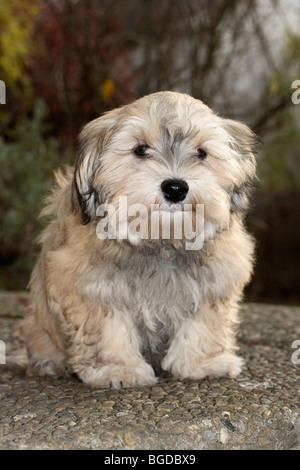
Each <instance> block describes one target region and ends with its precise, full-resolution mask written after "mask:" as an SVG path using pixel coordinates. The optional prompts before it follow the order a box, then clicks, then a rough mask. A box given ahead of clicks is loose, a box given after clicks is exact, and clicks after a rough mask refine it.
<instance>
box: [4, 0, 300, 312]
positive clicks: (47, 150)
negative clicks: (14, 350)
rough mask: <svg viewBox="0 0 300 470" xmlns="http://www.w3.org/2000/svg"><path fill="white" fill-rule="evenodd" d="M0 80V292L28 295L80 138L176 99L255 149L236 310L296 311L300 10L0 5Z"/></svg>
mask: <svg viewBox="0 0 300 470" xmlns="http://www.w3.org/2000/svg"><path fill="white" fill-rule="evenodd" d="M0 80H2V81H3V82H4V83H5V85H6V89H5V92H6V96H5V104H4V103H3V104H0V210H1V222H0V242H1V243H0V289H2V290H4V289H7V290H23V289H25V288H26V285H27V282H28V280H29V275H30V271H31V269H32V267H33V265H34V262H35V260H36V257H37V254H38V250H39V247H38V245H37V243H36V237H37V236H38V234H39V232H40V230H41V228H42V226H43V223H44V222H43V221H42V220H39V219H38V218H37V215H38V214H39V212H40V209H41V207H42V205H43V198H44V196H45V195H47V193H48V191H49V188H50V186H51V183H52V181H53V169H54V168H56V167H57V166H59V165H61V164H65V163H73V161H74V158H75V155H76V136H77V134H78V132H79V130H80V129H81V127H82V125H83V124H85V123H86V122H88V121H89V120H91V119H93V118H95V117H97V116H99V115H100V114H101V113H102V112H103V111H106V110H109V109H111V108H113V107H116V106H120V105H123V104H126V103H128V102H131V101H133V100H134V99H136V98H138V97H140V96H142V95H144V94H147V93H152V92H155V91H159V90H175V91H181V92H187V93H190V94H192V95H193V96H194V97H195V98H199V99H201V100H203V101H204V102H205V103H206V104H208V105H209V106H210V107H212V108H213V109H214V111H215V112H217V113H218V114H220V115H224V116H226V117H230V118H232V119H238V120H241V121H243V122H245V123H246V124H248V125H249V126H251V128H252V129H253V130H254V131H255V132H256V133H257V135H258V136H259V138H260V141H261V146H260V148H259V150H258V154H257V160H258V181H257V188H256V193H255V197H254V201H253V208H252V212H251V214H250V215H249V217H248V220H247V224H248V227H249V230H250V231H251V233H253V234H254V236H255V237H256V240H257V262H256V271H255V276H254V278H253V281H252V283H251V284H250V285H249V287H248V288H247V291H246V300H250V301H259V302H275V303H277V302H278V303H284V304H300V236H299V227H300V104H296V103H295V104H294V103H293V102H292V94H293V93H294V92H295V91H297V90H296V89H293V88H292V84H293V82H294V81H295V80H300V4H299V1H298V0H0ZM2 92H3V87H2ZM297 96H298V98H299V99H298V101H300V92H299V93H298V95H296V98H297ZM294 101H295V100H294ZM296 101H297V100H296ZM2 102H3V100H2Z"/></svg>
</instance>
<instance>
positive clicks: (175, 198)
mask: <svg viewBox="0 0 300 470" xmlns="http://www.w3.org/2000/svg"><path fill="white" fill-rule="evenodd" d="M160 187H161V190H162V192H163V195H164V198H165V199H166V200H167V201H170V202H181V201H183V200H184V199H185V198H186V195H187V193H188V190H189V185H188V184H187V183H186V182H185V181H184V180H176V179H173V180H171V179H170V180H165V181H163V182H162V183H161V186H160Z"/></svg>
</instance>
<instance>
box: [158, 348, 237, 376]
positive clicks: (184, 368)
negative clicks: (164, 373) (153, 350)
mask: <svg viewBox="0 0 300 470" xmlns="http://www.w3.org/2000/svg"><path fill="white" fill-rule="evenodd" d="M193 359H194V358H193ZM243 364H244V360H243V359H242V358H241V357H238V356H236V355H235V354H233V353H229V352H228V353H221V354H217V355H215V356H212V357H206V358H201V359H198V361H195V360H193V361H192V362H190V363H188V362H185V363H183V362H182V361H180V360H178V361H174V362H173V363H172V364H170V362H169V361H168V357H166V358H165V359H164V361H163V363H162V367H163V369H164V370H169V371H170V372H171V373H172V374H173V375H174V376H175V377H178V378H181V379H194V380H197V379H198V380H199V379H203V378H205V377H211V378H212V377H223V376H225V375H229V376H230V377H232V378H234V377H237V376H238V375H239V374H240V372H241V370H242V367H243Z"/></svg>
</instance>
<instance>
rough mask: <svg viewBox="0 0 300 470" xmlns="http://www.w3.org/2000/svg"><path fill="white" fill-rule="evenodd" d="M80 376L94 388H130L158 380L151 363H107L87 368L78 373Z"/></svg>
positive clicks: (150, 383)
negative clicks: (127, 364)
mask: <svg viewBox="0 0 300 470" xmlns="http://www.w3.org/2000/svg"><path fill="white" fill-rule="evenodd" d="M78 376H79V378H80V379H81V380H82V381H83V382H84V383H86V384H87V385H90V386H92V387H93V388H114V389H120V388H122V387H123V388H128V387H142V386H149V385H154V384H155V383H156V381H157V378H156V377H155V374H154V371H153V369H152V367H151V366H150V365H149V364H142V365H138V366H126V365H123V364H106V365H103V366H101V367H99V368H87V369H86V370H83V371H81V372H79V373H78Z"/></svg>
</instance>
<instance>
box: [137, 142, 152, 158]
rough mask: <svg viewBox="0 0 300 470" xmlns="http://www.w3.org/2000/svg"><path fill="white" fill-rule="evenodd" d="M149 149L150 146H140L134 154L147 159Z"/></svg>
mask: <svg viewBox="0 0 300 470" xmlns="http://www.w3.org/2000/svg"><path fill="white" fill-rule="evenodd" d="M148 148H149V146H148V145H139V146H138V147H136V148H135V149H134V154H135V155H136V156H137V157H140V158H143V157H147V150H148Z"/></svg>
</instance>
